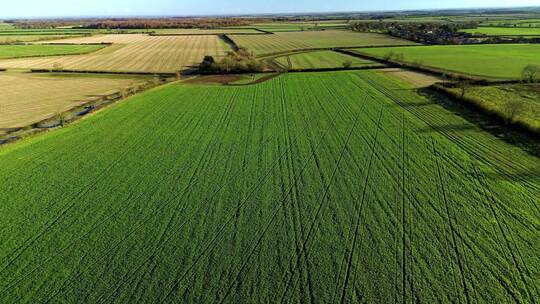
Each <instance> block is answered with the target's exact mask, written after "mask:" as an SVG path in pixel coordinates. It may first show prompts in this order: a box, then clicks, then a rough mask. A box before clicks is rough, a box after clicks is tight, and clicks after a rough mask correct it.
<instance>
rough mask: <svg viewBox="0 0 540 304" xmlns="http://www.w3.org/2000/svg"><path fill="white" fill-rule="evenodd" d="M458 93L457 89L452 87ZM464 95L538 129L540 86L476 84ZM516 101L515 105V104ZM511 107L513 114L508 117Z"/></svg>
mask: <svg viewBox="0 0 540 304" xmlns="http://www.w3.org/2000/svg"><path fill="white" fill-rule="evenodd" d="M454 92H455V93H456V94H459V89H454ZM466 97H467V98H469V99H471V100H472V101H473V102H474V103H475V104H477V105H478V106H479V107H481V108H484V109H486V110H487V111H490V112H493V113H500V115H502V116H505V118H506V119H512V120H515V121H516V122H517V123H519V124H521V125H523V126H526V127H527V128H530V129H531V130H537V131H540V86H538V85H530V84H529V85H527V84H513V85H496V86H477V87H474V86H473V87H471V88H469V89H468V90H467V93H466ZM516 103H517V105H516ZM510 108H513V111H514V112H515V113H514V116H515V117H510V116H509V115H510V113H511V112H512V110H510Z"/></svg>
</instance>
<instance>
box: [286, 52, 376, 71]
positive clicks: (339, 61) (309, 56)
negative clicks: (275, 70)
mask: <svg viewBox="0 0 540 304" xmlns="http://www.w3.org/2000/svg"><path fill="white" fill-rule="evenodd" d="M276 61H277V62H279V63H280V64H281V65H282V66H285V67H287V68H289V69H332V68H342V67H343V66H344V63H346V62H349V63H350V64H351V65H350V67H353V68H358V67H366V66H380V64H377V63H376V62H373V61H370V60H365V59H360V58H356V57H352V56H349V55H344V54H340V53H337V52H333V51H315V52H304V53H298V54H292V55H288V56H282V57H278V58H276Z"/></svg>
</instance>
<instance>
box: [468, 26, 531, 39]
mask: <svg viewBox="0 0 540 304" xmlns="http://www.w3.org/2000/svg"><path fill="white" fill-rule="evenodd" d="M463 32H466V33H470V34H482V35H488V36H539V37H540V27H538V28H519V27H516V28H513V27H479V28H475V29H466V30H463Z"/></svg>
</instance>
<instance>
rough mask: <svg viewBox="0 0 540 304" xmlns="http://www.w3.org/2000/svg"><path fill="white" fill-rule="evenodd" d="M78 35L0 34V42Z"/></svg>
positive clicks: (41, 39) (31, 40) (54, 38)
mask: <svg viewBox="0 0 540 304" xmlns="http://www.w3.org/2000/svg"><path fill="white" fill-rule="evenodd" d="M75 37H79V36H77V35H66V36H64V35H8V36H4V35H0V43H4V44H5V43H17V42H36V41H48V40H58V39H66V38H75Z"/></svg>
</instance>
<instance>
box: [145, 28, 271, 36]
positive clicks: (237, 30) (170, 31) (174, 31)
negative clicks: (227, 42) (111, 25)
mask: <svg viewBox="0 0 540 304" xmlns="http://www.w3.org/2000/svg"><path fill="white" fill-rule="evenodd" d="M154 32H155V33H156V34H157V35H219V34H263V33H262V32H260V31H257V30H255V29H250V28H246V29H240V28H230V29H227V28H224V29H211V30H203V29H158V30H154Z"/></svg>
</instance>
